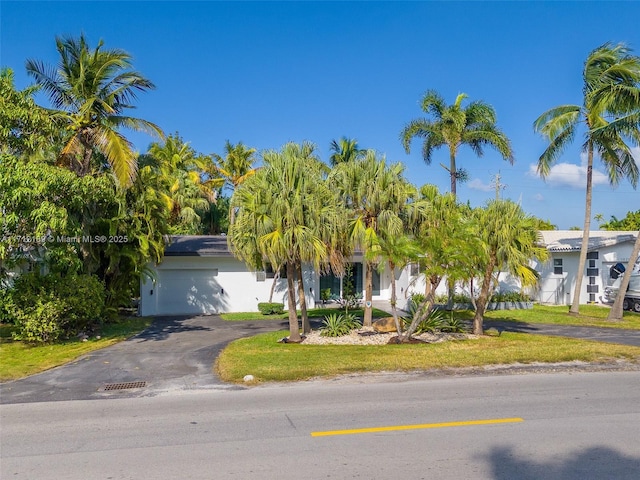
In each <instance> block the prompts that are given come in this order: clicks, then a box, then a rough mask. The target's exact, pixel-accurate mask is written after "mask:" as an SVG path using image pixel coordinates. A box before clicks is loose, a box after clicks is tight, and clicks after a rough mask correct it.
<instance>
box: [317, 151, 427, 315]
mask: <svg viewBox="0 0 640 480" xmlns="http://www.w3.org/2000/svg"><path fill="white" fill-rule="evenodd" d="M403 170H404V166H403V165H402V164H400V163H395V164H392V165H390V166H387V164H386V162H385V159H384V157H378V155H377V154H376V152H375V151H374V150H368V151H367V154H366V156H365V158H364V159H362V160H358V161H355V162H348V163H342V164H340V165H338V166H337V167H336V168H334V169H333V171H332V172H331V173H330V175H329V182H330V184H331V185H332V189H333V190H335V191H336V192H338V193H339V194H340V197H341V198H342V201H343V204H344V206H345V208H346V210H347V211H348V212H349V215H350V227H349V231H350V237H351V240H352V242H353V244H354V245H355V246H356V247H359V248H361V249H362V251H363V254H364V256H365V262H364V263H365V310H364V320H363V324H364V326H371V319H372V308H371V301H372V298H373V269H374V268H375V266H376V263H377V262H376V261H375V260H373V259H374V258H375V254H374V253H373V252H374V250H375V249H376V248H378V247H377V244H378V242H379V240H378V235H380V233H381V232H384V233H385V235H387V236H399V235H401V234H402V233H403V221H402V215H403V214H402V212H403V211H404V210H405V209H406V207H407V202H408V201H409V199H411V198H412V196H413V195H414V193H415V188H414V187H413V185H411V184H410V183H409V182H407V181H406V180H405V179H404V178H403V176H402V172H403Z"/></svg>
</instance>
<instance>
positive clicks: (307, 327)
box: [296, 262, 311, 333]
mask: <svg viewBox="0 0 640 480" xmlns="http://www.w3.org/2000/svg"><path fill="white" fill-rule="evenodd" d="M296 276H297V277H298V301H299V302H300V313H301V314H302V333H309V332H311V324H309V315H307V297H306V295H305V293H304V280H303V278H302V262H298V263H297V265H296Z"/></svg>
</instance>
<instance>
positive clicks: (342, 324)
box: [320, 313, 361, 337]
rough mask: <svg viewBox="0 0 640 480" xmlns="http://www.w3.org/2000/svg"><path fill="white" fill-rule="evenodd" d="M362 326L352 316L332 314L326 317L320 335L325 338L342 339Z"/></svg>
mask: <svg viewBox="0 0 640 480" xmlns="http://www.w3.org/2000/svg"><path fill="white" fill-rule="evenodd" d="M360 326H361V325H360V322H358V320H357V319H356V317H355V316H353V315H351V314H344V313H332V314H329V315H327V316H325V317H324V321H323V322H322V330H321V332H320V335H321V336H323V337H341V336H343V335H348V334H349V332H351V330H355V329H356V328H360Z"/></svg>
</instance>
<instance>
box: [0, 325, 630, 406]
mask: <svg viewBox="0 0 640 480" xmlns="http://www.w3.org/2000/svg"><path fill="white" fill-rule="evenodd" d="M317 326H318V325H316V324H314V325H313V327H314V328H317ZM288 328H289V324H288V321H287V320H274V321H269V320H267V321H265V320H263V321H256V322H225V321H223V320H222V319H221V318H220V317H219V316H198V317H159V318H157V319H156V320H154V322H153V324H152V325H151V326H150V327H149V328H148V329H146V330H145V331H144V332H142V333H140V334H138V335H136V336H135V337H132V338H130V339H129V340H126V341H124V342H120V343H118V344H116V345H113V346H111V347H107V348H104V349H102V350H97V351H95V352H92V353H90V354H87V355H84V356H82V357H80V358H78V359H77V360H75V361H73V362H71V363H69V364H66V365H63V366H60V367H57V368H53V369H51V370H47V371H46V372H42V373H39V374H37V375H32V376H30V377H27V378H24V379H21V380H15V381H13V382H7V383H4V384H2V385H0V404H8V403H30V402H48V401H61V400H89V399H98V398H124V397H142V396H155V395H161V394H163V393H168V392H174V391H181V390H198V389H221V390H222V389H241V388H243V387H241V386H236V385H229V384H225V383H223V382H222V381H221V380H220V379H219V378H218V377H217V375H215V374H214V372H213V369H212V365H213V363H214V362H215V359H216V357H217V356H218V354H219V353H220V351H221V350H222V349H223V348H224V347H225V346H226V345H227V344H228V343H229V342H231V341H233V340H236V339H238V338H242V337H248V336H252V335H256V334H258V333H263V332H271V331H276V330H288ZM491 328H495V329H497V330H498V331H511V332H522V333H532V334H540V335H557V336H565V337H574V338H583V339H587V340H597V341H601V342H609V343H620V344H625V345H634V346H640V330H618V329H612V328H611V329H609V328H608V329H604V328H593V327H572V326H561V325H541V324H528V323H524V322H497V321H485V329H491Z"/></svg>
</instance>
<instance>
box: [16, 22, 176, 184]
mask: <svg viewBox="0 0 640 480" xmlns="http://www.w3.org/2000/svg"><path fill="white" fill-rule="evenodd" d="M56 47H57V50H58V54H59V55H60V61H59V64H58V65H57V67H52V66H48V65H45V64H44V63H43V62H41V61H38V60H27V63H26V67H27V73H29V74H30V75H31V76H32V77H33V78H34V79H35V81H36V84H37V85H38V86H40V87H41V89H42V90H43V91H44V92H45V93H46V94H47V95H48V96H49V98H50V101H51V104H52V107H53V109H54V111H52V115H53V117H54V118H55V119H56V120H57V121H59V122H61V123H62V124H63V125H64V129H65V134H66V135H65V137H66V138H65V146H64V148H63V149H62V151H61V152H59V161H60V162H62V163H64V164H65V165H68V166H69V168H71V169H72V170H73V171H75V172H76V173H77V174H78V175H87V174H89V173H91V172H92V171H94V170H95V169H101V168H102V167H103V166H104V164H103V163H102V162H100V161H99V160H100V159H101V158H104V160H106V163H107V164H108V165H109V166H110V168H111V169H112V171H113V173H114V175H115V177H116V178H117V179H118V182H119V183H120V185H123V186H129V185H130V184H131V183H132V181H133V179H134V178H135V175H136V154H135V152H134V151H133V146H132V144H131V142H129V141H128V140H127V139H126V137H124V135H123V134H122V133H121V132H120V129H121V128H128V129H133V130H139V131H144V132H147V133H150V134H152V135H156V136H158V137H162V136H163V134H162V130H161V129H160V128H159V127H158V126H157V125H155V124H153V123H151V122H149V121H147V120H143V119H139V118H134V117H129V116H126V115H124V113H125V112H126V111H127V110H129V109H131V108H133V105H132V101H133V100H135V98H136V96H137V94H138V93H141V92H144V91H147V90H150V89H153V88H155V87H154V85H153V83H151V82H150V81H149V80H147V79H146V78H144V77H143V76H142V75H141V74H140V73H138V72H136V71H134V70H131V55H129V54H128V53H127V52H125V51H123V50H119V49H111V50H105V49H103V48H102V47H103V42H102V41H100V42H98V45H97V46H96V48H94V49H92V48H91V47H89V44H88V42H87V40H86V38H85V36H84V35H80V37H79V38H74V37H58V38H56ZM94 153H100V154H101V156H96V155H94Z"/></svg>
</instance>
